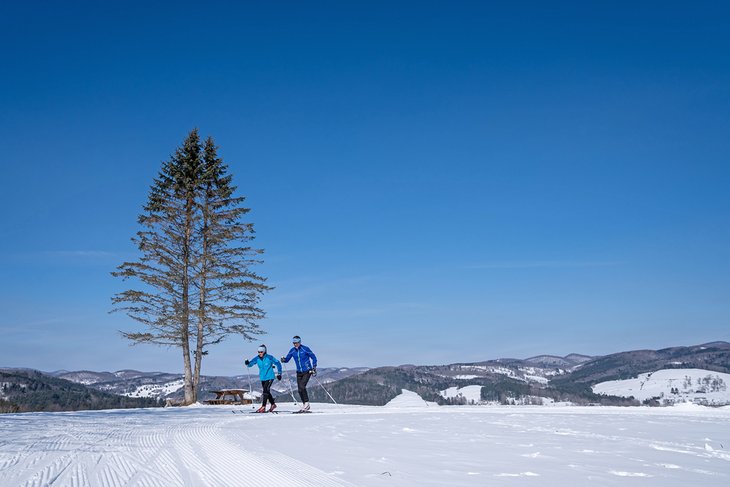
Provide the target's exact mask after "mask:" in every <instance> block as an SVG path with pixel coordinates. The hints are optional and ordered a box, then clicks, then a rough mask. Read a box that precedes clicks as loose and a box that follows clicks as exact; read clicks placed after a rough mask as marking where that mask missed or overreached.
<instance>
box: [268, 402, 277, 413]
mask: <svg viewBox="0 0 730 487" xmlns="http://www.w3.org/2000/svg"><path fill="white" fill-rule="evenodd" d="M274 409H276V404H272V405H271V407H270V408H269V412H270V413H273V412H274Z"/></svg>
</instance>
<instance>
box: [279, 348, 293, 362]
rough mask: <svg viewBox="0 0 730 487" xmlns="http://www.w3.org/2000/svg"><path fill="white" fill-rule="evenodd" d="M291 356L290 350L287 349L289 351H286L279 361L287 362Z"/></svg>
mask: <svg viewBox="0 0 730 487" xmlns="http://www.w3.org/2000/svg"><path fill="white" fill-rule="evenodd" d="M291 357H292V354H291V350H289V353H287V354H286V355H285V356H283V357H281V361H282V362H284V363H287V362H289V360H291Z"/></svg>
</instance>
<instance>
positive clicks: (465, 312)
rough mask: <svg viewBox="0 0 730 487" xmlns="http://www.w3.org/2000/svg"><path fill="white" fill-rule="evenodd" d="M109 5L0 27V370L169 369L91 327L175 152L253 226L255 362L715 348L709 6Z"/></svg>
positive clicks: (724, 265) (725, 70)
mask: <svg viewBox="0 0 730 487" xmlns="http://www.w3.org/2000/svg"><path fill="white" fill-rule="evenodd" d="M108 3H111V2H88V3H81V2H3V4H2V6H1V7H0V46H1V47H0V66H1V69H2V75H1V76H0V106H1V108H0V134H1V140H2V152H1V154H2V155H0V163H1V164H2V181H3V184H2V191H1V192H0V212H2V213H1V216H2V225H1V226H0V310H1V312H0V332H1V334H0V366H16V367H20V366H27V367H34V368H39V369H44V370H53V369H61V368H64V369H81V368H87V369H95V370H116V369H121V368H136V369H142V370H166V371H177V370H180V369H181V360H180V357H179V355H180V354H179V352H178V351H176V350H171V351H168V350H165V349H160V348H156V347H153V346H136V347H129V346H128V344H127V343H125V342H124V341H123V340H122V338H121V337H119V335H118V332H117V330H122V329H123V330H131V329H134V324H133V323H132V322H131V321H130V320H129V319H128V318H126V317H125V316H124V315H116V314H115V315H109V314H108V313H107V312H108V311H109V310H110V309H111V302H110V297H111V296H112V295H113V294H114V293H115V292H118V291H120V290H122V289H123V288H124V284H123V283H122V282H121V281H117V280H116V279H114V278H112V277H111V276H110V271H112V270H113V269H114V268H115V267H116V266H117V265H118V264H119V263H121V262H122V261H124V260H130V259H134V258H135V256H136V255H137V254H136V249H135V248H134V247H133V245H132V244H131V242H130V238H131V237H132V235H133V234H134V232H135V231H136V230H137V228H138V227H137V224H136V218H137V215H138V214H139V213H140V211H141V207H142V205H143V204H144V202H145V200H146V198H147V191H148V188H149V185H150V184H151V182H152V179H153V177H154V176H155V175H156V174H157V171H158V170H159V168H160V162H161V161H162V160H164V159H166V158H167V157H168V155H169V154H170V153H171V152H172V151H173V150H174V148H175V147H176V146H177V145H178V144H179V143H180V142H181V141H182V139H183V138H184V137H185V135H186V134H187V133H188V131H189V130H190V129H192V128H193V127H199V128H200V130H201V133H202V134H203V135H205V136H207V135H212V136H213V137H214V138H215V139H216V141H217V143H218V144H219V145H220V147H221V154H222V155H223V157H224V159H225V160H226V162H227V163H229V165H230V168H231V171H232V173H233V174H234V177H235V182H236V183H237V184H238V186H239V189H240V193H241V194H243V195H245V196H247V198H248V199H247V203H248V205H249V206H250V207H251V208H252V212H251V213H250V215H251V220H252V221H253V222H254V223H255V225H256V229H257V235H258V239H257V243H258V245H259V246H261V247H263V248H265V249H266V263H265V264H264V265H263V266H262V267H261V268H260V269H259V272H260V273H261V274H263V275H265V276H267V277H268V278H269V282H270V284H271V285H273V286H275V287H276V290H275V291H273V292H271V293H270V294H269V295H268V296H267V297H266V299H265V301H264V303H263V305H264V307H265V309H266V310H267V312H268V319H267V320H265V321H264V322H263V323H262V325H263V326H264V327H265V329H266V330H268V332H269V334H268V336H266V337H265V338H263V339H262V341H264V342H265V343H266V344H267V345H268V346H269V349H270V350H271V351H272V352H273V353H275V354H277V355H278V354H280V353H283V352H285V351H286V350H287V349H288V348H289V346H290V341H289V338H290V337H291V336H292V335H293V334H300V335H302V337H303V339H304V343H305V344H307V345H309V346H311V347H312V349H313V350H314V351H315V352H317V353H318V355H319V356H320V363H321V365H322V366H379V365H397V364H403V363H417V364H438V363H451V362H457V361H476V360H485V359H490V358H497V357H523V358H524V357H528V356H531V355H536V354H542V353H551V354H559V355H564V354H567V353H571V352H579V353H586V354H605V353H611V352H616V351H622V350H627V349H636V348H660V347H665V346H673V345H689V344H696V343H702V342H707V341H712V340H730V298H729V296H730V259H729V258H728V257H729V256H730V190H729V186H730V184H729V183H730V160H729V156H730V29H729V28H728V25H730V10H729V8H728V7H727V4H726V3H725V2H691V3H689V2H626V3H621V4H615V2H611V5H608V4H606V5H603V6H596V5H595V4H596V2H575V3H572V2H542V1H541V2H506V3H507V4H509V6H496V5H493V4H491V2H473V3H472V2H465V3H458V2H423V1H419V2H412V3H410V2H408V3H406V2H400V3H399V2H362V3H361V4H359V5H355V4H354V3H353V2H317V3H316V4H313V3H311V2H294V3H287V2H261V4H260V5H252V4H250V3H248V4H245V5H240V4H242V3H243V2H213V3H214V5H211V6H207V5H203V4H201V3H200V2H195V3H191V4H188V5H185V4H184V3H183V2H170V3H169V4H167V5H157V6H155V5H151V4H150V2H115V4H114V5H112V6H109V5H107V4H108ZM256 345H257V343H245V342H243V341H241V340H239V339H231V340H229V341H228V342H227V343H225V344H223V345H220V346H218V347H216V348H213V349H211V351H210V355H209V356H208V357H207V362H206V363H205V364H204V371H203V372H204V373H207V374H225V375H233V374H237V373H241V371H242V368H241V365H240V362H241V359H242V356H244V355H246V356H250V355H253V353H254V350H255V346H256Z"/></svg>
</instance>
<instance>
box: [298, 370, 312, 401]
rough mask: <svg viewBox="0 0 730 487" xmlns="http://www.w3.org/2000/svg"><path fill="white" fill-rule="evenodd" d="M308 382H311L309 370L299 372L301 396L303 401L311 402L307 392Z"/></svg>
mask: <svg viewBox="0 0 730 487" xmlns="http://www.w3.org/2000/svg"><path fill="white" fill-rule="evenodd" d="M307 382H309V373H308V372H297V388H298V389H299V397H301V398H302V402H303V403H309V394H307Z"/></svg>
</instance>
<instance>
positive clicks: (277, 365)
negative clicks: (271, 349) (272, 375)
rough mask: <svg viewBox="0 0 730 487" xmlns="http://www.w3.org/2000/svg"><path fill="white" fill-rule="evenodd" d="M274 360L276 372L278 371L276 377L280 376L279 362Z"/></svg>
mask: <svg viewBox="0 0 730 487" xmlns="http://www.w3.org/2000/svg"><path fill="white" fill-rule="evenodd" d="M273 358H274V365H276V370H278V372H277V375H281V362H279V361H278V360H277V359H276V357H273Z"/></svg>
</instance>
